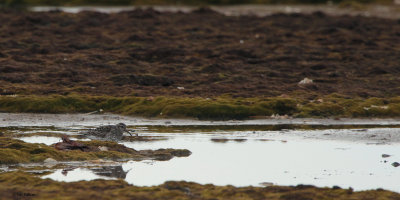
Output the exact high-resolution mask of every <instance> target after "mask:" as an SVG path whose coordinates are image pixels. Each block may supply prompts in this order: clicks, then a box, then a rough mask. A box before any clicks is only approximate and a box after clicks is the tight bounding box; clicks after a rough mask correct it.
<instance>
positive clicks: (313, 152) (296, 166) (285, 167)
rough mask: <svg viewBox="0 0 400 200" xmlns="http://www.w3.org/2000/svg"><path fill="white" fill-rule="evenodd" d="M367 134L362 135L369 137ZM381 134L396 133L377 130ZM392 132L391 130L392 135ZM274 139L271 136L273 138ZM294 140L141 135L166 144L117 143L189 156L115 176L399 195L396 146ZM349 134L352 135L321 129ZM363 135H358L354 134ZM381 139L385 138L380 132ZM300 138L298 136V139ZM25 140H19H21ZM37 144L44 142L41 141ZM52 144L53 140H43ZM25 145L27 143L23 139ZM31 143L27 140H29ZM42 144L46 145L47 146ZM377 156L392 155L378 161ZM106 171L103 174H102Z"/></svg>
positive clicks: (78, 174)
mask: <svg viewBox="0 0 400 200" xmlns="http://www.w3.org/2000/svg"><path fill="white" fill-rule="evenodd" d="M374 130H375V129H368V130H367V132H368V131H369V132H374ZM377 130H380V131H375V132H382V131H385V130H391V131H392V134H395V133H396V132H398V130H397V129H377ZM393 130H395V131H393ZM274 132H275V134H271V133H274ZM295 132H296V133H297V134H296V135H297V136H296V135H290V133H287V134H285V133H283V132H282V131H265V132H264V131H257V132H253V131H221V132H218V131H216V132H208V133H204V132H201V133H200V132H197V133H196V132H191V133H183V132H182V133H177V132H176V131H175V132H174V133H157V132H147V133H142V135H143V136H144V135H145V136H163V137H166V138H167V139H166V140H159V141H152V142H122V144H124V145H126V146H128V147H131V148H134V149H137V150H143V149H159V148H183V149H189V150H190V151H191V152H192V155H191V156H189V157H185V158H173V159H172V160H170V161H152V160H145V161H129V162H121V163H119V165H120V166H121V170H120V171H119V172H118V174H119V175H118V177H119V178H121V175H120V174H121V171H122V172H123V176H122V178H124V179H125V180H126V181H127V182H128V183H130V184H134V185H138V186H151V185H159V184H162V183H164V182H165V181H169V180H176V181H179V180H185V181H193V182H197V183H201V184H207V183H212V184H215V185H234V186H248V185H253V186H260V183H263V182H267V183H273V184H276V185H297V184H311V185H315V186H319V187H325V186H328V187H332V186H335V185H336V186H340V187H342V188H348V187H352V188H354V189H355V190H368V189H377V188H384V189H387V190H392V191H397V192H400V184H399V182H398V180H399V178H400V167H399V168H396V167H393V166H392V165H391V164H392V163H393V162H396V161H397V162H400V144H399V143H372V144H371V143H368V142H364V141H363V142H360V141H354V140H338V139H335V140H331V139H315V138H307V137H304V135H307V134H309V133H313V134H314V135H315V134H318V132H319V131H318V130H317V131H315V130H295ZM326 132H330V133H334V132H342V134H343V132H349V134H353V133H354V132H355V131H354V130H321V131H320V133H321V134H326ZM357 134H362V133H357ZM382 134H384V133H382ZM299 135H301V137H299ZM23 139H24V138H23ZM40 139H41V141H42V142H43V141H44V142H45V143H46V140H44V138H40ZM48 139H49V141H51V142H54V141H55V142H57V141H56V140H59V139H58V138H51V137H50V138H48ZM24 140H25V141H28V140H27V139H26V138H25V139H24ZM30 142H32V140H30ZM51 142H47V143H51ZM382 154H389V155H391V156H390V157H388V158H383V157H382ZM104 170H107V169H104ZM113 174H114V173H112V172H110V173H108V176H103V175H99V173H98V171H97V172H96V171H93V170H89V169H85V168H76V169H73V170H70V171H69V172H68V173H67V174H66V173H64V174H63V173H62V169H59V170H56V171H55V172H54V173H52V174H50V175H46V176H44V178H52V179H54V180H58V181H79V180H92V179H94V178H109V177H110V176H111V177H112V176H113Z"/></svg>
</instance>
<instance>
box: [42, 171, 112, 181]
mask: <svg viewBox="0 0 400 200" xmlns="http://www.w3.org/2000/svg"><path fill="white" fill-rule="evenodd" d="M42 178H50V179H53V180H56V181H64V182H75V181H91V180H95V179H106V180H112V179H114V178H111V177H108V176H102V175H97V174H96V173H95V172H94V171H92V170H90V169H87V168H76V169H73V170H71V171H66V170H64V169H59V170H57V171H55V172H54V173H52V174H49V175H45V176H43V177H42Z"/></svg>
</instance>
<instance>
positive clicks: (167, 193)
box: [0, 172, 400, 200]
mask: <svg viewBox="0 0 400 200" xmlns="http://www.w3.org/2000/svg"><path fill="white" fill-rule="evenodd" d="M0 194H1V195H0V196H1V198H3V199H13V198H14V199H15V198H17V197H20V196H25V197H26V196H30V197H32V198H35V199H115V198H118V199H148V200H152V199H220V200H223V199H243V200H247V199H253V200H258V199H271V200H274V199H280V200H289V199H298V200H301V199H309V200H314V199H315V200H316V199H318V200H324V199H338V200H341V199H354V200H357V199H380V200H386V199H399V198H400V195H399V194H396V193H394V192H389V191H385V190H370V191H362V192H353V190H352V189H341V188H339V187H334V188H317V187H314V186H306V185H298V186H294V187H293V186H290V187H287V186H270V187H266V188H262V187H233V186H214V185H211V184H207V185H200V184H197V183H192V182H184V181H181V182H174V181H169V182H165V183H164V184H162V185H159V186H153V187H136V186H132V185H129V184H127V183H126V182H125V181H123V180H94V181H79V182H72V183H65V182H56V181H53V180H50V179H41V178H39V177H36V176H34V175H31V174H28V173H24V172H8V173H2V174H0Z"/></svg>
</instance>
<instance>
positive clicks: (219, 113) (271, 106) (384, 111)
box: [0, 94, 400, 120]
mask: <svg viewBox="0 0 400 200" xmlns="http://www.w3.org/2000/svg"><path fill="white" fill-rule="evenodd" d="M100 109H103V110H104V111H106V112H112V113H117V114H124V115H130V116H143V117H162V118H168V117H169V118H197V119H212V120H227V119H248V118H251V117H252V116H270V115H272V114H279V115H289V116H295V117H399V116H400V98H399V97H395V98H389V99H384V98H376V97H374V98H369V99H362V98H353V99H351V98H348V97H346V96H341V95H339V94H332V95H327V96H324V97H320V98H317V99H315V100H313V101H309V100H307V99H301V98H280V97H277V98H233V97H230V96H229V95H224V96H221V97H218V98H215V99H209V98H200V97H198V98H186V97H157V98H146V97H132V96H130V97H109V96H84V95H69V96H59V95H58V96H57V95H55V96H18V97H4V96H3V97H0V112H34V113H77V112H80V113H85V112H92V111H96V110H100Z"/></svg>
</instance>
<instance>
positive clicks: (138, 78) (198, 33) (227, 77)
mask: <svg viewBox="0 0 400 200" xmlns="http://www.w3.org/2000/svg"><path fill="white" fill-rule="evenodd" d="M0 20H1V21H2V22H3V23H2V24H1V26H0V36H1V37H0V44H1V45H0V72H1V76H0V85H1V87H0V93H1V94H3V95H12V94H38V95H49V94H61V95H66V94H71V93H79V94H90V95H112V96H125V95H135V96H160V95H162V96H188V97H193V96H196V97H197V96H201V97H214V96H220V95H223V94H230V95H232V96H233V97H238V96H240V97H255V96H257V97H258V96H261V97H275V96H280V95H283V96H287V95H289V96H306V97H315V96H318V95H327V94H331V93H339V94H343V95H348V96H350V97H355V96H356V97H372V96H374V97H393V96H399V95H400V89H399V88H400V82H399V81H398V77H400V76H399V75H400V74H399V73H400V70H399V68H398V63H399V62H400V53H399V52H400V45H399V44H400V23H399V21H398V20H393V19H380V18H376V17H361V16H328V15H325V14H323V13H321V12H316V13H313V14H299V13H296V14H273V15H270V16H264V17H257V16H251V15H246V16H225V15H223V14H220V13H217V12H215V11H212V10H210V9H197V10H194V11H193V12H190V13H182V12H177V13H171V12H159V11H155V10H152V9H147V10H142V9H138V10H133V11H126V12H121V13H111V14H105V13H97V12H88V11H86V12H81V13H77V14H71V13H63V12H57V11H55V12H21V11H13V10H3V9H2V10H0ZM44 38H46V39H44ZM306 77H307V78H309V79H311V80H313V82H312V83H310V84H304V85H299V84H298V83H299V82H300V81H301V80H303V79H304V78H306Z"/></svg>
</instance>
